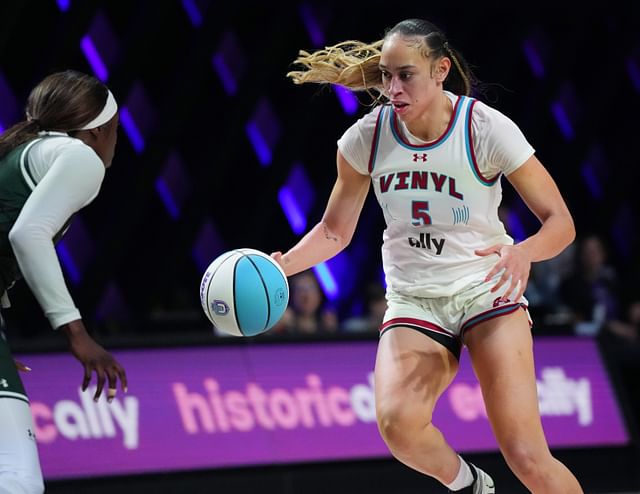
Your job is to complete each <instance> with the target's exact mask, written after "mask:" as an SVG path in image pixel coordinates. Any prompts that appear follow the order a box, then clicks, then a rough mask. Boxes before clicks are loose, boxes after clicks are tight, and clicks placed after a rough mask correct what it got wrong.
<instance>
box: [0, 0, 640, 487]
mask: <svg viewBox="0 0 640 494" xmlns="http://www.w3.org/2000/svg"><path fill="white" fill-rule="evenodd" d="M557 4H558V5H554V6H551V5H550V4H549V5H546V6H542V5H534V4H523V5H522V6H520V7H518V8H516V7H509V8H504V7H503V8H498V7H492V6H491V5H488V4H485V3H482V2H474V3H468V4H466V3H464V2H458V3H456V4H455V6H449V3H448V2H412V1H406V2H391V3H389V2H384V3H383V2H377V1H373V2H321V1H318V2H315V1H312V0H309V1H304V0H300V1H287V2H260V3H254V2H218V1H215V0H211V1H208V0H171V1H150V0H146V1H129V2H125V1H111V2H107V1H103V2H100V1H97V0H86V1H85V0H39V1H35V0H32V1H27V0H24V1H19V0H13V1H3V2H1V3H0V130H4V129H7V128H8V127H10V126H11V125H12V124H14V123H16V122H17V121H19V120H21V119H23V118H24V105H25V101H26V98H27V96H28V94H29V91H30V89H31V88H32V87H33V86H34V85H35V84H36V83H37V82H38V81H39V80H41V79H42V78H43V77H44V76H46V75H47V74H49V73H52V72H55V71H59V70H64V69H70V68H71V69H76V70H80V71H84V72H87V73H91V74H93V75H95V76H97V77H98V78H99V79H101V80H102V81H104V82H105V83H106V84H107V85H108V86H109V87H110V89H111V90H112V91H113V93H114V94H115V96H116V98H117V99H118V101H119V105H120V121H121V128H120V131H119V132H120V134H119V141H118V146H117V150H116V157H115V159H114V162H113V166H112V167H111V168H110V169H109V170H108V172H107V174H106V178H105V181H104V183H103V186H102V189H101V193H100V195H99V196H98V197H97V198H96V200H95V201H94V202H93V203H92V204H91V205H89V206H88V207H87V208H85V209H84V210H82V211H81V212H80V213H79V214H78V215H77V216H76V217H75V219H74V221H73V223H72V226H71V228H70V229H69V231H68V233H67V234H66V236H65V237H64V238H63V240H62V241H60V243H59V244H58V245H57V251H58V255H59V258H60V260H61V264H62V267H63V270H64V274H65V277H66V280H67V284H68V287H69V290H70V291H71V293H72V296H73V298H74V300H75V302H76V304H77V306H78V307H79V309H80V311H81V312H82V314H83V317H84V319H85V322H86V324H87V326H88V328H89V330H90V332H91V333H92V334H93V335H94V336H95V338H96V339H97V340H98V341H100V342H101V343H102V344H103V345H104V346H105V347H107V348H108V349H110V350H112V351H113V352H114V354H115V355H116V356H117V357H118V358H119V360H120V361H121V362H122V363H123V365H125V367H126V368H127V372H128V375H129V393H128V394H127V395H124V394H119V395H118V398H117V399H116V401H115V402H114V403H113V404H112V405H111V408H107V407H106V405H105V404H101V403H98V404H95V403H93V402H92V400H91V399H90V398H89V399H87V398H86V396H85V395H83V394H82V393H79V391H78V388H79V385H80V383H81V379H82V369H81V367H80V365H79V364H78V363H77V362H76V361H75V360H74V359H73V357H72V356H71V355H70V354H69V353H68V352H67V351H66V342H65V338H64V337H63V336H62V335H59V334H56V333H55V332H53V331H52V330H51V329H50V327H49V325H48V322H47V320H46V319H45V318H44V316H43V315H42V312H41V311H40V310H39V307H38V305H37V302H36V301H35V299H34V297H33V296H32V295H31V293H30V292H29V290H28V288H27V286H26V284H25V283H24V282H18V283H17V284H16V285H15V286H14V287H13V288H12V289H11V290H10V299H11V303H12V307H11V308H10V309H8V310H6V311H3V315H4V316H5V317H6V320H7V324H8V339H9V342H10V345H11V348H12V350H13V352H14V353H15V354H16V356H17V357H19V359H20V360H23V361H24V362H25V363H27V364H28V365H30V366H31V367H32V368H33V371H32V372H31V373H29V374H28V375H25V376H24V380H25V385H26V387H27V391H28V393H29V395H30V399H31V406H32V411H33V414H34V418H35V422H36V435H37V437H38V443H39V449H40V454H41V462H42V467H43V471H44V474H45V481H46V486H47V492H50V493H67V492H79V493H91V494H93V493H111V492H120V493H123V494H124V493H129V492H131V493H133V492H136V493H138V492H143V491H146V492H150V493H182V492H190V493H205V492H206V493H209V492H224V493H227V492H236V493H250V492H263V493H282V494H293V493H296V494H298V493H304V494H313V493H335V494H339V493H368V494H377V493H394V494H413V493H416V494H417V493H427V492H433V493H436V492H444V491H445V489H444V488H442V487H441V486H439V485H438V484H437V483H436V482H434V481H431V480H430V479H428V478H426V477H423V476H421V475H419V474H417V473H415V472H413V471H412V470H410V469H409V468H407V467H405V466H403V465H402V464H400V463H399V462H397V461H396V460H394V459H393V458H391V456H390V455H389V454H388V452H387V450H386V448H385V447H384V444H383V443H382V441H381V439H380V438H379V434H378V431H377V427H376V425H375V419H374V416H373V415H372V388H371V378H370V374H371V372H372V371H373V364H374V360H375V345H376V341H377V332H376V331H375V328H373V329H372V328H370V327H367V326H366V324H364V323H363V321H365V322H366V321H367V319H366V315H365V314H366V312H367V308H368V307H369V305H370V304H369V302H370V300H371V297H372V295H371V294H372V293H375V291H376V288H379V287H380V286H382V285H383V283H384V280H383V276H382V267H381V259H380V246H381V242H382V231H383V229H384V223H383V218H382V214H381V212H380V210H379V206H378V205H377V203H376V201H375V198H374V197H373V194H370V195H369V197H368V199H367V202H366V204H365V208H364V210H363V213H362V216H361V219H360V222H359V224H358V228H357V231H356V234H355V237H354V239H353V241H352V243H351V244H350V245H349V247H348V248H347V249H346V250H345V251H344V252H343V253H341V254H340V255H339V256H337V257H336V258H334V259H332V260H331V261H329V262H327V263H325V264H322V265H319V266H317V267H316V268H314V269H313V270H312V271H311V273H312V274H313V280H314V283H311V284H307V285H304V288H300V290H301V292H302V291H303V290H314V289H315V290H318V291H319V293H318V295H319V297H318V299H319V303H320V304H322V308H321V309H318V310H319V311H321V312H323V314H324V316H318V318H324V317H325V316H327V314H329V316H330V319H331V320H332V321H333V323H332V325H319V326H318V327H317V328H311V329H309V328H302V327H296V325H295V324H293V325H292V326H290V327H287V328H285V329H282V328H279V329H277V330H273V331H270V332H267V333H266V334H265V335H262V336H259V337H255V338H246V339H238V338H228V337H225V336H223V335H222V334H221V333H220V332H219V331H214V329H213V328H212V326H211V324H210V323H209V321H208V320H207V319H206V317H205V315H204V313H203V311H202V309H201V307H200V301H199V294H198V290H199V283H200V279H201V277H202V274H203V273H204V271H205V269H206V267H207V266H208V265H209V263H211V262H212V261H213V259H215V258H216V257H217V256H218V255H220V254H222V253H223V252H225V251H227V250H230V249H234V248H239V247H251V248H255V249H259V250H261V251H263V252H266V253H270V252H273V251H276V250H283V251H284V250H286V249H288V248H289V247H290V246H292V245H293V244H294V243H295V242H296V241H297V240H298V239H299V238H301V236H302V235H303V234H304V232H306V231H307V230H308V229H309V228H311V227H312V226H313V225H314V224H315V223H316V222H317V221H318V220H319V219H320V218H321V215H322V212H323V210H324V206H325V204H326V200H327V199H328V196H329V193H330V191H331V187H332V184H333V182H334V180H335V173H336V168H335V153H336V140H337V139H338V138H339V137H340V136H341V135H342V133H343V132H344V131H345V130H346V129H347V128H348V127H349V126H350V125H351V124H352V123H353V122H355V121H356V120H357V119H358V118H360V117H361V116H363V115H364V114H365V113H366V112H367V111H369V106H367V105H369V104H370V103H371V100H370V98H369V97H368V96H367V95H366V94H357V95H355V94H354V93H351V92H349V91H347V90H344V89H340V88H337V87H320V86H316V85H306V86H300V87H298V86H294V84H292V83H291V82H290V81H289V80H288V79H287V78H286V76H285V75H286V73H287V72H288V71H289V70H291V68H292V65H291V62H292V61H293V60H294V59H295V57H296V55H297V53H298V50H299V49H313V48H319V47H323V46H326V45H331V44H335V43H337V42H339V41H343V40H348V39H359V40H362V41H374V40H377V39H380V38H381V37H382V36H383V35H384V30H385V28H387V27H391V26H393V25H394V24H395V23H396V22H398V21H400V20H402V19H405V18H411V17H417V18H425V19H428V20H431V21H433V22H434V23H435V24H436V25H438V26H440V27H442V28H443V29H444V30H445V32H447V34H448V36H449V40H450V42H451V44H452V45H453V46H455V47H456V48H458V49H459V50H460V51H461V52H462V53H463V54H464V55H465V57H466V59H467V60H468V61H469V62H470V63H471V64H472V65H473V67H474V68H475V73H476V75H477V76H478V78H479V79H480V80H481V81H482V82H483V83H484V91H483V92H482V93H481V94H476V95H475V96H477V97H479V98H480V99H482V100H483V101H485V102H487V103H488V104H490V105H492V106H494V107H495V108H497V109H499V110H500V111H502V112H503V113H505V114H506V115H508V116H509V117H510V118H512V119H513V120H514V121H515V122H516V123H517V124H518V125H519V127H520V128H521V129H522V131H523V132H524V134H525V136H526V137H527V139H528V140H529V142H531V143H532V145H533V146H534V147H535V149H536V154H537V156H538V157H539V158H540V160H541V161H542V162H543V163H544V164H545V165H546V167H547V168H548V170H549V171H550V173H551V174H552V175H553V177H554V178H555V180H556V181H557V183H558V185H559V187H560V190H561V191H562V193H563V195H564V197H565V198H566V200H567V202H568V204H569V207H570V209H571V212H572V214H573V216H574V220H575V224H576V229H577V234H578V236H577V239H576V241H575V242H574V244H573V245H572V246H571V247H570V248H569V249H567V250H566V251H565V252H564V253H563V254H562V255H561V256H559V257H558V258H556V259H554V260H552V261H548V262H545V263H539V264H537V265H535V266H534V268H533V270H532V274H531V280H530V282H529V287H528V289H527V293H526V296H527V298H528V299H529V302H530V304H531V305H530V309H531V313H532V316H533V318H534V326H533V334H534V345H535V348H536V362H537V379H538V384H539V397H540V405H541V412H542V415H543V423H544V426H545V432H546V434H547V436H548V440H549V443H550V445H551V448H552V450H553V452H554V454H555V455H556V456H557V457H558V458H560V459H561V460H562V461H563V462H565V463H566V464H567V465H568V466H569V467H570V468H571V469H572V470H573V471H574V472H575V473H576V475H577V476H578V478H579V479H580V481H581V483H582V485H583V487H584V489H585V492H591V493H631V492H640V459H639V456H638V447H637V434H636V432H637V428H638V425H639V422H640V420H639V419H638V417H640V389H639V383H640V372H639V371H640V289H639V288H638V286H639V285H638V282H637V280H638V277H639V275H640V255H639V254H638V248H639V247H640V245H639V234H638V226H639V221H638V218H639V217H640V216H639V213H640V200H639V197H640V195H639V194H638V192H637V189H638V181H639V179H640V173H638V169H639V167H640V162H639V159H638V152H637V150H636V149H635V145H636V144H637V143H638V140H639V138H640V133H639V131H640V127H639V126H638V124H637V120H638V114H639V110H640V105H639V104H638V102H639V95H640V36H639V34H638V33H640V8H639V7H638V5H639V4H638V3H637V2H631V1H629V2H620V3H619V4H618V3H616V2H606V3H603V4H598V5H597V6H595V7H593V8H589V7H586V6H584V5H582V4H580V5H579V6H578V4H576V6H575V7H569V6H562V5H561V4H562V3H561V2H557ZM503 186H504V200H503V206H502V210H501V216H502V219H503V221H504V222H505V224H506V226H507V229H508V231H509V232H510V233H511V235H512V236H513V237H514V238H515V239H516V241H518V240H522V239H524V238H525V237H526V236H528V235H530V234H532V233H533V232H535V230H536V228H537V226H538V223H537V220H536V219H535V217H533V215H532V214H531V213H529V211H528V210H527V208H526V206H525V205H524V204H523V203H522V201H521V200H519V199H518V198H517V197H516V195H515V193H514V192H513V190H512V189H511V188H510V186H509V184H508V182H507V181H506V180H503ZM603 273H604V274H603ZM290 282H291V290H292V303H293V297H294V291H295V289H296V286H295V285H294V283H293V282H292V280H290ZM315 282H317V285H316V284H315ZM329 316H327V317H329ZM323 320H324V319H323ZM304 397H306V398H304ZM303 398H304V399H307V401H308V400H311V402H310V403H311V405H308V406H307V408H305V407H304V406H303V405H302V403H303ZM438 410H439V415H436V417H434V421H435V422H437V425H438V426H440V427H441V428H442V429H443V431H445V434H447V437H450V438H451V441H452V443H453V445H454V446H455V447H456V449H458V450H459V451H461V452H462V454H464V455H466V456H467V457H468V458H469V459H470V460H472V461H475V462H477V463H478V464H479V465H481V466H483V467H485V469H486V470H487V471H489V472H490V473H491V474H492V475H493V477H494V479H495V480H496V483H497V486H498V492H499V493H501V494H504V493H510V494H515V493H520V492H526V491H525V489H524V487H522V486H521V485H520V484H519V483H518V482H517V481H516V479H515V477H514V476H513V475H512V474H511V473H510V471H509V470H508V468H507V466H506V464H505V463H504V461H503V459H502V457H501V456H500V454H499V451H498V449H497V446H496V443H495V441H494V440H493V438H492V436H491V432H490V428H489V425H488V421H487V419H486V415H484V414H483V410H484V408H483V405H482V400H481V397H480V395H479V391H478V387H477V383H476V381H475V378H474V377H473V374H472V371H471V370H470V365H469V360H468V355H466V353H463V356H462V365H461V371H460V375H459V376H458V378H457V379H456V381H454V384H453V385H452V387H451V389H450V390H449V391H448V394H447V395H446V396H443V397H442V398H441V401H440V402H439V404H438ZM254 412H255V413H254Z"/></svg>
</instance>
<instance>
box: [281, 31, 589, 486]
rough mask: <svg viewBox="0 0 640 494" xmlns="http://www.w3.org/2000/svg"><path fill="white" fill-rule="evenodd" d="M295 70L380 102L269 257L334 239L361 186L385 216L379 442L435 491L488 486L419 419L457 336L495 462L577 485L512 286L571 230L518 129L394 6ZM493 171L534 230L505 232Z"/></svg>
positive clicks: (320, 248) (339, 241)
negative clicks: (296, 235)
mask: <svg viewBox="0 0 640 494" xmlns="http://www.w3.org/2000/svg"><path fill="white" fill-rule="evenodd" d="M297 62H298V63H299V64H301V65H302V66H303V67H304V68H303V70H301V71H296V72H292V73H290V74H289V76H290V77H292V78H293V80H294V82H296V83H305V82H315V83H333V84H340V85H342V86H345V87H348V88H351V89H354V90H367V91H372V90H373V91H378V93H379V94H380V96H381V100H383V101H384V102H385V104H383V105H381V106H377V107H376V108H374V109H373V111H372V112H370V113H369V114H368V115H366V116H364V117H363V118H362V119H360V120H358V121H357V122H356V123H355V124H354V125H353V126H352V127H351V128H349V129H348V130H347V131H346V132H345V134H344V135H343V137H342V138H341V139H340V140H339V141H338V156H337V162H338V177H337V181H336V183H335V186H334V188H333V191H332V193H331V196H330V198H329V202H328V205H327V207H326V210H325V213H324V216H323V218H322V220H321V222H320V223H319V224H317V225H316V226H315V227H314V228H313V229H312V230H311V231H310V232H308V233H307V234H306V235H305V236H304V237H303V238H302V239H301V240H300V242H299V243H298V244H297V245H295V246H294V247H293V248H292V249H291V250H289V251H288V252H286V253H285V254H284V255H283V254H282V253H280V252H275V253H273V254H272V255H273V257H274V258H275V259H276V260H278V262H280V264H281V265H282V267H283V268H284V270H285V272H286V273H287V275H292V274H294V273H297V272H299V271H302V270H305V269H307V268H309V267H310V266H312V265H315V264H318V263H320V262H323V261H325V260H327V259H329V258H331V257H333V256H335V255H336V254H337V253H338V252H339V251H341V250H342V249H344V248H345V247H346V246H347V245H348V244H349V241H350V240H351V237H352V236H353V233H354V230H355V227H356V223H357V221H358V217H359V215H360V212H361V209H362V206H363V203H364V201H365V198H366V196H367V192H368V190H369V186H370V184H373V189H374V191H375V194H376V197H377V199H378V202H379V203H380V206H381V207H382V211H383V213H384V217H385V220H386V224H387V227H386V230H385V232H384V243H383V247H382V258H383V265H384V270H385V274H386V281H387V300H388V306H389V307H388V310H387V313H386V315H385V318H384V322H383V324H382V327H381V337H380V342H379V346H378V355H377V359H376V368H375V395H376V413H377V420H378V426H379V429H380V432H381V434H382V437H383V438H384V440H385V441H386V443H387V445H388V447H389V449H390V450H391V452H392V453H393V455H394V456H395V457H396V458H398V459H399V460H400V461H402V462H403V463H405V464H406V465H408V466H410V467H412V468H414V469H416V470H418V471H420V472H422V473H424V474H426V475H429V476H431V477H434V478H436V479H437V480H439V481H440V482H441V483H442V484H444V485H445V486H446V487H447V488H448V489H449V490H450V491H455V492H462V493H473V494H481V493H494V492H495V486H494V483H493V480H492V479H491V477H490V476H489V475H488V474H487V473H485V472H484V471H482V470H481V469H480V468H478V467H476V466H474V465H472V464H469V463H467V462H466V461H465V460H464V459H462V458H461V457H460V456H459V455H457V454H456V452H455V451H454V450H453V449H452V448H451V446H449V444H447V442H446V439H445V438H444V437H443V436H442V434H441V433H440V431H439V430H438V429H437V427H436V424H433V423H432V422H431V417H432V412H433V409H434V407H435V405H436V402H437V400H438V398H439V397H440V396H441V395H442V393H443V391H444V390H445V388H446V387H447V386H448V385H449V384H450V383H451V381H452V379H453V378H454V376H455V374H456V372H457V369H458V359H459V356H460V351H461V347H462V345H466V346H467V347H468V350H469V353H470V357H471V360H472V363H473V367H474V370H475V372H476V375H477V377H478V380H479V382H480V385H481V388H482V393H483V397H484V401H485V405H486V409H487V413H488V417H489V420H490V422H491V425H492V428H493V431H494V433H495V436H496V439H497V441H498V444H499V446H500V450H501V452H502V454H503V455H504V458H505V459H506V462H507V464H508V465H509V467H510V468H511V469H512V470H513V472H514V473H515V475H516V476H517V477H518V478H519V479H520V480H521V481H522V483H524V484H525V485H526V486H527V488H528V489H529V490H530V491H531V492H534V493H536V494H543V493H544V494H559V493H563V494H577V493H581V492H582V489H581V487H580V485H579V483H578V481H577V480H576V478H575V477H574V476H573V475H572V474H571V472H570V471H569V470H568V469H567V468H566V467H565V466H564V465H562V464H561V463H560V462H559V461H558V460H556V459H555V458H554V457H553V456H552V455H551V453H550V452H549V448H548V446H547V442H546V439H545V436H544V432H543V430H542V426H541V421H540V414H539V410H538V398H537V389H536V378H535V371H534V363H533V352H532V336H531V331H530V320H529V317H528V312H527V302H526V300H525V299H524V298H523V293H524V291H525V288H526V285H527V280H528V276H529V270H530V267H531V263H532V262H535V261H542V260H544V259H549V258H550V257H553V256H555V255H557V254H558V253H559V252H561V251H562V250H563V249H564V248H565V247H566V246H567V245H569V244H570V243H571V242H572V240H573V238H574V236H575V231H574V226H573V220H572V218H571V215H570V213H569V211H568V209H567V207H566V205H565V202H564V200H563V198H562V197H561V195H560V192H559V191H558V188H557V187H556V185H555V183H554V181H553V179H552V178H551V176H550V175H549V174H548V173H547V171H546V170H545V168H544V167H543V165H542V164H541V163H540V162H539V161H538V159H537V158H536V157H535V155H534V149H533V148H532V147H531V145H530V144H529V143H528V142H527V141H526V139H525V138H524V136H523V135H522V133H521V132H520V130H519V129H518V127H517V126H516V125H515V124H514V123H513V122H512V121H511V120H510V119H508V118H507V117H505V116H504V115H502V114H501V113H500V112H498V111H497V110H495V109H492V108H490V107H489V106H487V105H485V104H483V103H481V102H479V101H477V100H475V99H473V98H470V97H469V96H468V95H469V94H470V93H471V89H472V86H473V83H474V81H475V80H474V78H473V75H472V73H471V72H470V70H469V69H468V66H467V64H466V62H465V61H464V59H463V58H462V56H461V55H460V54H459V53H458V52H457V51H456V50H455V49H454V48H453V47H451V46H450V45H449V43H448V41H447V38H446V37H445V35H444V34H443V33H442V31H440V30H439V29H438V28H437V27H436V26H434V25H432V24H431V23H429V22H426V21H423V20H416V19H410V20H406V21H403V22H400V23H399V24H397V25H396V26H395V27H393V28H392V29H390V30H389V31H388V32H387V34H386V35H385V37H384V39H383V40H381V41H379V42H376V43H373V44H364V43H361V42H357V41H349V42H345V43H341V44H339V45H336V46H334V47H332V48H328V49H326V50H320V51H317V52H315V53H311V54H310V53H306V52H301V54H300V58H299V59H298V60H297ZM502 176H505V177H506V178H507V180H508V181H509V182H510V183H511V185H512V186H513V187H514V188H515V189H516V191H517V192H518V193H519V194H520V196H521V197H522V198H523V200H524V201H525V203H526V204H527V205H528V206H529V208H530V209H531V210H532V211H533V213H534V214H535V215H536V216H537V217H538V218H539V220H540V222H541V228H540V229H539V231H538V232H537V233H536V234H535V235H532V236H531V237H529V238H528V239H526V240H524V241H523V242H521V243H519V244H517V245H514V242H513V240H512V239H511V237H509V235H507V233H506V232H505V229H504V227H503V225H502V223H501V222H500V220H499V219H498V206H499V204H500V200H501V188H500V187H501V183H500V179H501V177H502Z"/></svg>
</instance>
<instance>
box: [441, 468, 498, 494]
mask: <svg viewBox="0 0 640 494" xmlns="http://www.w3.org/2000/svg"><path fill="white" fill-rule="evenodd" d="M467 463H468V465H469V468H471V474H472V475H473V484H471V485H470V486H469V487H465V488H464V489H461V490H459V491H455V493H457V494H495V493H496V487H495V484H494V483H493V479H492V478H491V477H489V474H487V473H486V472H485V471H483V470H480V469H479V468H478V467H477V466H475V465H474V464H473V463H469V462H467ZM449 492H450V493H454V491H449ZM455 493H454V494H455Z"/></svg>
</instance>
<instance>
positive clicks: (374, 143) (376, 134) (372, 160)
mask: <svg viewBox="0 0 640 494" xmlns="http://www.w3.org/2000/svg"><path fill="white" fill-rule="evenodd" d="M384 110H385V108H384V106H383V107H382V108H380V113H378V118H377V119H376V127H375V129H374V130H373V139H372V140H371V153H370V154H369V167H368V168H369V174H371V173H372V172H373V167H374V166H375V165H376V155H377V154H378V143H379V141H380V125H381V122H382V119H383V113H384Z"/></svg>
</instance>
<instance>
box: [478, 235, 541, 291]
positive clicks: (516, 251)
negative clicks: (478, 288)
mask: <svg viewBox="0 0 640 494" xmlns="http://www.w3.org/2000/svg"><path fill="white" fill-rule="evenodd" d="M475 253H476V255H478V256H488V255H491V254H497V255H498V256H500V260H499V261H498V262H497V263H496V264H495V266H493V268H492V269H491V271H489V273H488V274H487V276H486V278H485V279H484V281H485V282H486V281H489V280H491V279H492V278H493V277H494V276H495V275H497V274H498V273H500V272H501V271H502V275H501V276H500V279H499V280H498V282H497V283H496V284H495V285H494V286H493V287H492V288H491V291H492V292H497V291H498V290H499V289H500V288H502V286H503V285H504V284H505V283H507V282H508V283H509V286H508V287H507V291H506V292H504V293H503V295H502V297H500V300H501V301H503V302H506V301H507V300H513V301H515V302H517V301H518V300H520V297H522V295H524V291H525V290H526V288H527V283H528V282H529V273H530V272H531V259H529V257H528V256H527V255H526V254H525V253H524V251H523V250H522V249H520V248H519V247H518V246H517V245H505V244H496V245H492V246H491V247H488V248H486V249H478V250H476V251H475ZM516 289H517V292H516V296H515V298H511V297H510V295H511V294H512V293H514V291H516Z"/></svg>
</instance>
